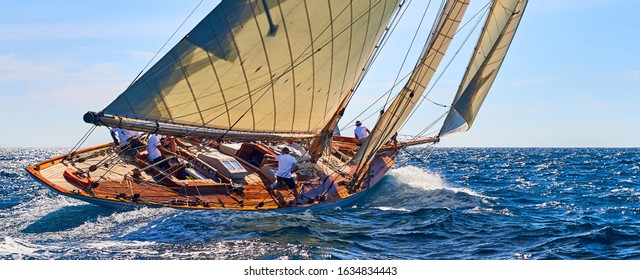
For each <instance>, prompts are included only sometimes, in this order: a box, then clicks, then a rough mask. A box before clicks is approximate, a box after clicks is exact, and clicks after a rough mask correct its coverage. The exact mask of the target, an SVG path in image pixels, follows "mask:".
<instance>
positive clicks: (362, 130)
mask: <svg viewBox="0 0 640 280" xmlns="http://www.w3.org/2000/svg"><path fill="white" fill-rule="evenodd" d="M353 134H355V135H356V139H358V140H362V139H363V138H365V137H367V136H369V133H368V132H367V127H365V126H364V125H361V126H357V127H356V129H355V130H354V131H353Z"/></svg>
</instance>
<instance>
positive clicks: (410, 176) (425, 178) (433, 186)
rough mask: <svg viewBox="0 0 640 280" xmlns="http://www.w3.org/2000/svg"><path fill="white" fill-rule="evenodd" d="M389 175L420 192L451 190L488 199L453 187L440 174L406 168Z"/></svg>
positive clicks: (395, 170) (412, 167)
mask: <svg viewBox="0 0 640 280" xmlns="http://www.w3.org/2000/svg"><path fill="white" fill-rule="evenodd" d="M388 174H389V175H391V176H393V177H395V178H396V179H397V180H399V181H400V182H402V183H404V184H407V185H409V186H411V187H413V188H416V189H420V190H427V191H429V190H431V191H432V190H443V189H444V190H450V191H453V192H461V193H466V194H468V195H470V196H477V197H482V198H488V197H486V196H483V195H481V194H479V193H477V192H474V191H472V190H470V189H467V188H461V187H452V186H449V185H448V183H447V182H446V181H445V180H444V179H442V177H441V176H440V175H439V174H436V173H434V172H431V171H427V170H424V169H421V168H418V167H415V166H405V167H401V168H398V169H393V170H391V171H389V173H388Z"/></svg>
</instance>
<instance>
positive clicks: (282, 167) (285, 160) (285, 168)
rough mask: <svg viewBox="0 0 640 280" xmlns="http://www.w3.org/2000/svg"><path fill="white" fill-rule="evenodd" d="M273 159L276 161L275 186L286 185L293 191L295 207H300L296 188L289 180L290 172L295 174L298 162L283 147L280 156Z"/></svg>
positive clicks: (287, 149) (290, 179) (291, 180)
mask: <svg viewBox="0 0 640 280" xmlns="http://www.w3.org/2000/svg"><path fill="white" fill-rule="evenodd" d="M275 159H276V160H277V161H278V171H276V178H277V183H276V185H280V184H281V183H283V182H284V183H285V184H287V187H289V189H290V190H293V195H294V196H295V198H296V205H301V204H300V202H299V200H298V188H297V186H296V183H295V182H294V181H293V179H292V178H291V172H296V171H297V170H298V161H297V160H296V159H295V158H294V157H292V156H291V155H290V154H289V148H287V147H284V148H283V149H282V154H281V155H277V156H275Z"/></svg>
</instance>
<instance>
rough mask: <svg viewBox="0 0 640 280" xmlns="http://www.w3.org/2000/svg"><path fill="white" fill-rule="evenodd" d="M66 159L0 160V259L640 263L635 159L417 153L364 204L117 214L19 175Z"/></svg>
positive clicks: (38, 153) (40, 155)
mask: <svg viewBox="0 0 640 280" xmlns="http://www.w3.org/2000/svg"><path fill="white" fill-rule="evenodd" d="M65 152H67V149H34V148H0V259H2V260H523V259H525V260H529V259H530V260H541V259H543V260H559V259H568V260H623V259H640V221H639V219H640V184H639V183H640V180H639V178H638V176H639V173H640V149H637V148H436V149H435V150H433V151H432V153H430V154H428V153H421V152H420V151H419V150H410V151H409V152H405V153H402V154H401V156H400V158H399V160H398V162H397V164H396V165H395V166H394V168H393V169H392V170H391V171H390V172H389V173H388V174H387V175H386V176H385V177H384V178H383V179H382V180H381V181H380V182H379V183H378V184H377V186H376V188H375V189H374V190H372V191H370V192H369V193H368V194H366V196H365V197H364V198H363V199H361V200H359V201H358V202H357V203H355V204H353V205H348V206H345V207H341V208H335V209H331V210H326V211H322V212H312V211H306V212H301V213H295V214H282V213H272V212H264V213H257V212H233V211H222V212H215V211H184V210H174V209H152V208H141V209H137V210H129V211H116V210H113V209H108V208H102V207H99V206H95V205H91V204H87V203H84V202H80V201H77V200H73V199H70V198H66V197H63V196H61V195H57V194H55V193H54V192H53V191H50V190H49V189H47V188H46V187H45V186H44V185H42V184H40V183H38V182H37V181H36V180H34V179H33V178H31V177H30V176H29V175H28V174H27V172H25V171H24V167H26V166H27V165H30V164H33V163H35V162H38V161H41V160H44V159H47V158H50V157H52V156H56V155H59V154H62V153H65Z"/></svg>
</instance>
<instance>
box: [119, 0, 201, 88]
mask: <svg viewBox="0 0 640 280" xmlns="http://www.w3.org/2000/svg"><path fill="white" fill-rule="evenodd" d="M202 1H204V0H200V2H199V3H198V5H196V7H195V8H193V10H192V11H191V13H189V15H188V16H187V18H185V19H184V21H182V23H181V24H180V26H178V28H176V30H175V31H174V32H173V34H171V36H170V37H169V39H167V41H166V42H164V44H163V45H162V47H160V49H159V50H158V51H157V52H156V54H155V55H153V57H152V58H151V59H150V60H149V62H147V64H146V65H145V66H144V67H143V68H142V70H140V73H138V75H137V76H136V77H135V78H134V79H133V81H131V84H129V87H130V86H131V85H133V83H135V82H136V81H137V80H138V78H140V76H141V75H142V73H143V72H144V71H145V70H146V69H147V67H149V65H150V64H151V62H153V60H154V59H156V57H157V56H158V54H160V52H161V51H162V50H163V49H164V47H166V46H167V44H168V43H169V41H171V39H173V37H174V36H175V35H176V33H178V30H180V28H182V26H183V25H184V24H185V23H186V22H187V20H189V18H191V16H192V15H193V13H195V11H196V10H197V9H198V7H200V5H201V4H202Z"/></svg>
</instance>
